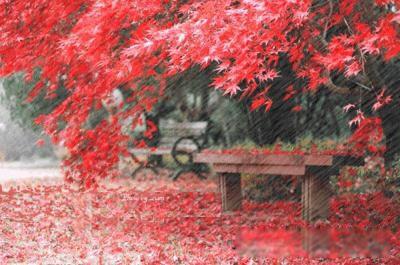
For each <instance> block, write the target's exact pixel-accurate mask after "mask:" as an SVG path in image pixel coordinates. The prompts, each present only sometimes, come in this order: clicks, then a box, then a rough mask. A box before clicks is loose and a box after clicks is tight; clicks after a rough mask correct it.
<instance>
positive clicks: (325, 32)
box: [322, 0, 333, 40]
mask: <svg viewBox="0 0 400 265" xmlns="http://www.w3.org/2000/svg"><path fill="white" fill-rule="evenodd" d="M328 2H329V15H328V18H327V20H326V23H325V28H324V33H323V35H322V36H323V39H324V40H326V35H327V34H328V26H329V22H330V20H331V17H332V14H333V3H332V1H331V0H329V1H328Z"/></svg>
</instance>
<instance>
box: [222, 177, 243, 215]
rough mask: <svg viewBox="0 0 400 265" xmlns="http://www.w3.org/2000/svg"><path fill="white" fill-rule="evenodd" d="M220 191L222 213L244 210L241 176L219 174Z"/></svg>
mask: <svg viewBox="0 0 400 265" xmlns="http://www.w3.org/2000/svg"><path fill="white" fill-rule="evenodd" d="M218 177H219V189H220V191H221V196H222V211H224V212H225V211H235V210H239V209H241V208H242V187H241V180H240V174H233V173H223V174H219V175H218Z"/></svg>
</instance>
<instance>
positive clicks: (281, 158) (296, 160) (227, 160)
mask: <svg viewBox="0 0 400 265" xmlns="http://www.w3.org/2000/svg"><path fill="white" fill-rule="evenodd" d="M194 162H195V163H209V164H247V165H253V164H254V165H292V166H300V165H304V156H299V155H264V154H240V155H232V154H212V153H199V154H195V156H194Z"/></svg>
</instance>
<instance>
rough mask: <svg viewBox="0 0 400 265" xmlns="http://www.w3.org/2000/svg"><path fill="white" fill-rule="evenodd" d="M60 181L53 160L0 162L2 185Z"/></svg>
mask: <svg viewBox="0 0 400 265" xmlns="http://www.w3.org/2000/svg"><path fill="white" fill-rule="evenodd" d="M61 182H62V174H61V170H60V167H59V165H58V163H57V162H55V161H49V160H41V161H16V162H4V161H1V162H0V185H2V186H3V187H7V186H19V185H31V184H39V183H41V184H43V183H61Z"/></svg>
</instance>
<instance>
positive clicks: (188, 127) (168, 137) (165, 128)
mask: <svg viewBox="0 0 400 265" xmlns="http://www.w3.org/2000/svg"><path fill="white" fill-rule="evenodd" d="M207 124H208V122H206V121H196V122H175V121H173V120H160V132H161V140H160V145H159V146H167V147H172V146H173V145H174V143H175V142H176V141H177V140H178V139H179V138H182V137H186V136H195V137H198V136H201V135H202V134H205V132H206V130H207ZM183 144H184V143H183ZM191 147H193V146H191ZM188 148H190V147H189V146H188Z"/></svg>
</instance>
